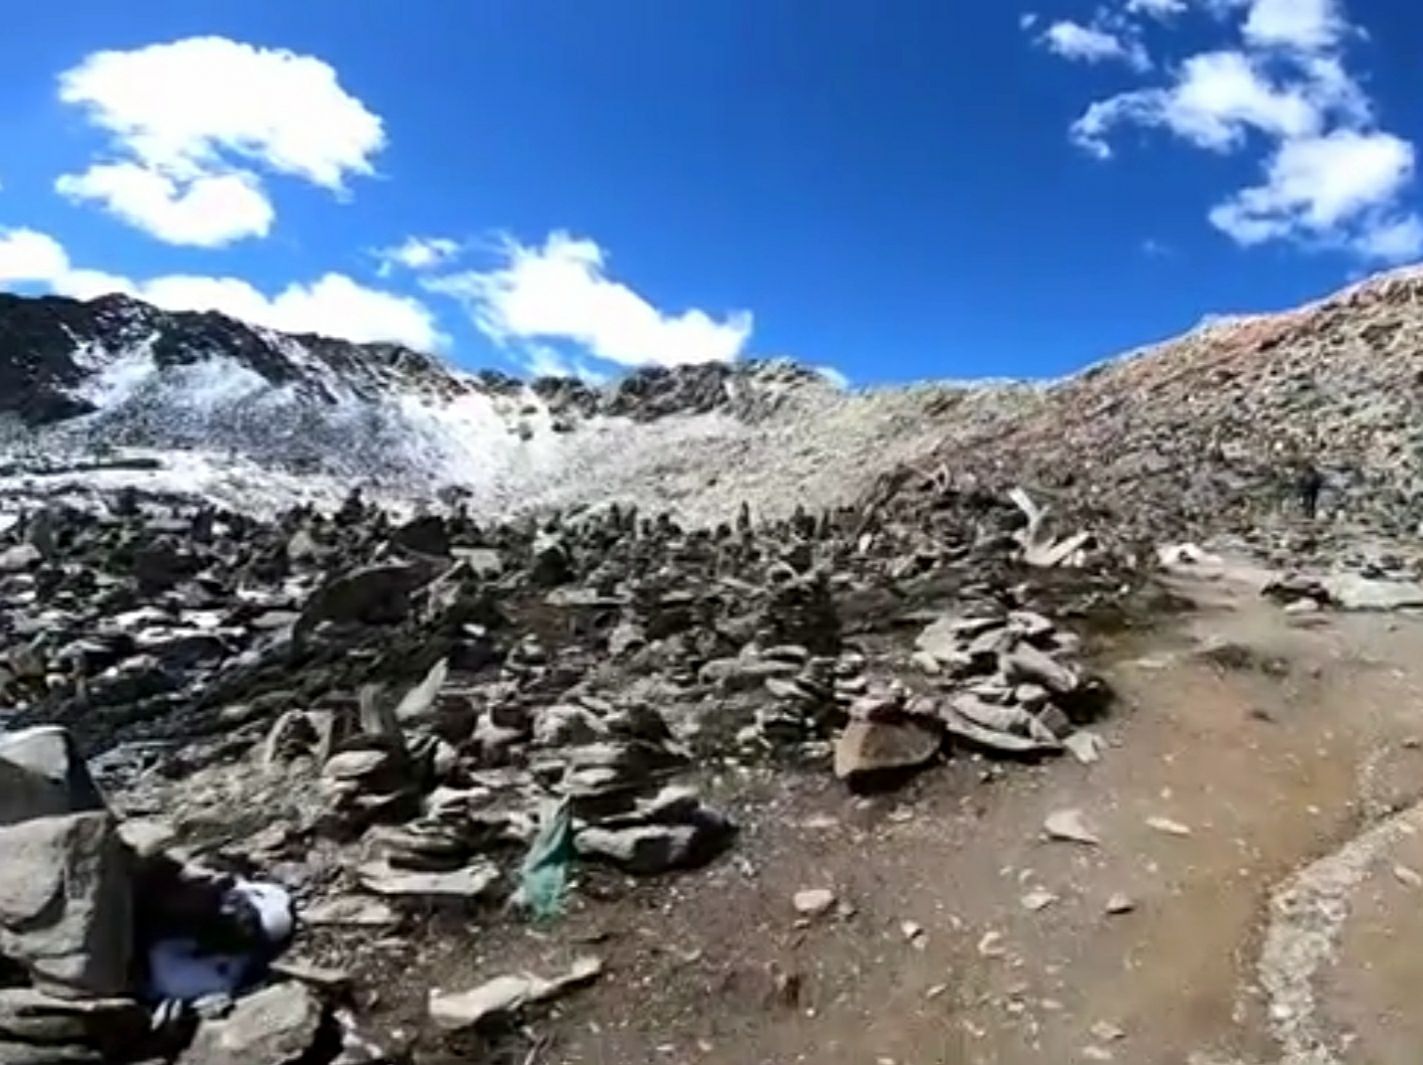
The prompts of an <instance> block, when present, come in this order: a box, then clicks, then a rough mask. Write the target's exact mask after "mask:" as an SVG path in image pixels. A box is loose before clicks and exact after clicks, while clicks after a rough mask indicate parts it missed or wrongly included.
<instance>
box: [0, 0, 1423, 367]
mask: <svg viewBox="0 0 1423 1065" xmlns="http://www.w3.org/2000/svg"><path fill="white" fill-rule="evenodd" d="M0 69H3V70H4V71H5V72H6V73H5V77H4V78H3V79H0V114H3V115H4V116H5V118H4V126H3V128H4V131H5V136H4V138H3V140H0V286H3V287H8V288H11V289H14V290H18V291H26V292H37V291H46V290H50V291H59V292H65V293H69V294H74V295H79V296H81V297H87V296H92V295H95V294H98V293H99V292H102V291H105V290H108V289H121V290H125V291H130V292H133V293H135V294H138V295H141V296H144V297H146V298H149V299H152V300H154V301H155V302H158V303H162V304H166V305H169V306H174V307H209V306H211V307H216V308H219V309H223V310H226V311H228V312H229V313H234V314H238V315H240V316H245V317H249V318H253V319H255V320H258V321H260V322H264V323H266V324H270V325H273V326H276V327H280V328H290V329H310V330H313V331H320V332H328V333H335V334H341V335H348V336H351V337H353V338H354V339H387V338H388V339H395V340H401V341H404V342H408V343H412V344H415V345H417V346H431V347H436V348H438V349H439V350H441V351H442V352H443V353H445V354H446V355H447V356H448V357H450V358H451V359H452V360H453V361H455V362H457V363H459V364H461V365H464V366H469V367H480V366H495V367H499V368H502V369H507V370H520V369H523V368H534V369H549V368H554V369H557V368H564V369H569V370H572V371H575V372H581V373H585V374H587V375H590V376H598V375H606V374H612V373H616V372H618V371H619V370H621V369H624V368H626V367H629V366H633V365H642V364H648V363H662V364H675V363H680V362H695V361H701V360H705V359H713V358H732V357H741V356H748V355H788V356H791V357H794V358H797V359H800V360H802V361H805V362H808V363H812V364H816V365H825V366H831V367H835V368H837V369H838V370H840V371H842V372H843V373H845V374H846V375H848V376H849V377H850V378H851V379H852V380H853V381H855V382H856V383H872V382H878V381H900V380H910V379H919V378H927V377H975V376H1000V375H1007V376H1043V375H1055V374H1058V373H1062V372H1065V371H1068V370H1071V369H1074V368H1077V367H1080V366H1082V365H1084V364H1086V363H1088V362H1091V361H1094V360H1096V359H1098V358H1101V357H1104V356H1106V355H1110V354H1114V353H1117V352H1120V351H1122V350H1124V349H1127V348H1130V347H1133V346H1136V345H1137V344H1140V343H1144V342H1147V341H1150V340H1153V339H1156V338H1161V337H1164V336H1168V335H1171V334H1173V333H1175V332H1179V331H1181V330H1183V329H1185V328H1188V327H1189V326H1191V325H1192V324H1194V323H1195V322H1196V321H1198V320H1199V319H1200V318H1201V317H1202V316H1203V315H1206V314H1210V313H1230V312H1237V311H1249V310H1265V309H1272V308H1280V307H1285V306H1289V305H1292V304H1295V303H1298V302H1301V301H1303V300H1306V299H1309V298H1312V297H1315V296H1318V295H1321V294H1323V293H1325V292H1327V291H1329V290H1331V289H1333V288H1336V287H1338V286H1340V285H1342V284H1344V283H1347V282H1348V281H1349V280H1351V279H1353V278H1355V277H1357V276H1359V275H1360V274H1362V273H1365V272H1368V271H1371V270H1374V269H1379V268H1383V267H1387V266H1390V265H1395V264H1397V263H1401V262H1411V261H1413V260H1415V259H1417V258H1419V257H1420V253H1423V224H1420V222H1419V221H1418V218H1417V217H1416V216H1415V214H1414V211H1415V210H1416V209H1417V208H1418V189H1417V185H1416V182H1415V179H1414V150H1415V149H1414V145H1415V144H1416V143H1417V142H1418V141H1419V139H1420V137H1423V113H1420V109H1419V107H1418V100H1419V98H1420V89H1423V6H1421V5H1417V4H1415V3H1413V2H1411V0H1350V2H1348V3H1347V4H1346V3H1344V2H1343V0H1100V2H1097V3H1092V2H1078V0H1023V3H1021V4H1017V3H1013V2H1007V0H995V2H993V3H973V4H970V3H945V2H942V0H939V2H928V0H926V2H923V3H910V2H908V0H895V2H891V3H870V2H858V3H849V2H837V0H830V2H822V3H810V2H808V0H807V2H800V0H794V2H793V0H786V2H783V3H773V4H767V3H765V2H764V0H760V2H756V3H752V2H742V0H715V2H703V0H685V2H682V3H677V4H668V3H662V2H658V0H640V2H631V0H587V2H580V3H575V2H572V0H562V2H557V3H555V2H544V0H508V2H505V0H487V2H467V3H459V4H453V3H451V4H409V3H407V4H378V3H369V4H359V5H357V4H351V3H349V2H345V0H342V2H325V0H322V2H311V0H303V2H301V3H280V4H277V3H270V4H252V3H244V4H240V5H239V4H235V3H233V4H227V3H212V2H203V0H186V2H184V3H158V2H149V3H144V4H139V5H116V4H112V3H108V2H102V3H101V2H94V0H72V2H70V3H68V4H65V5H44V4H30V5H23V6H16V7H14V9H13V10H11V11H9V12H7V26H6V33H5V35H4V37H3V39H0ZM412 238H415V239H414V241H413V242H412ZM382 250H383V251H384V252H385V254H384V255H382ZM395 252H399V254H393V253H395Z"/></svg>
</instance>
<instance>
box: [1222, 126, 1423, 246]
mask: <svg viewBox="0 0 1423 1065" xmlns="http://www.w3.org/2000/svg"><path fill="white" fill-rule="evenodd" d="M1413 171H1414V151H1413V146H1412V145H1411V144H1409V143H1408V142H1407V141H1404V140H1401V139H1400V138H1398V137H1395V136H1393V135H1392V134H1388V133H1360V132H1356V131H1353V130H1335V131H1334V132H1332V133H1330V134H1328V135H1326V136H1322V137H1314V138H1309V139H1306V140H1294V141H1286V142H1285V143H1284V144H1282V145H1281V146H1280V149H1279V150H1278V151H1277V152H1276V153H1275V155H1274V157H1273V158H1271V160H1270V161H1269V163H1268V165H1267V166H1266V171H1265V182H1264V184H1262V185H1257V186H1254V187H1252V188H1247V189H1242V190H1241V191H1240V192H1238V193H1236V194H1235V195H1234V196H1232V197H1230V198H1229V199H1228V200H1226V201H1225V202H1224V203H1221V204H1219V205H1218V206H1216V207H1215V208H1214V209H1213V210H1212V211H1211V213H1210V220H1211V222H1212V224H1213V225H1215V226H1216V227H1217V228H1218V229H1220V230H1222V231H1223V232H1225V233H1227V234H1229V235H1230V236H1231V237H1232V238H1234V239H1235V240H1236V241H1238V242H1239V243H1241V244H1245V245H1252V244H1259V243H1262V242H1264V241H1267V240H1274V239H1278V238H1281V237H1290V236H1294V235H1302V236H1307V237H1310V238H1313V239H1317V240H1319V241H1321V242H1323V243H1326V244H1336V245H1342V246H1349V247H1353V248H1355V249H1356V250H1358V251H1360V252H1363V253H1365V254H1367V255H1369V256H1370V257H1375V258H1406V257H1407V256H1408V255H1411V254H1414V253H1416V251H1417V241H1416V239H1411V238H1416V235H1417V231H1418V225H1419V223H1418V220H1417V219H1416V218H1414V217H1413V216H1411V215H1410V216H1407V217H1403V218H1399V217H1390V216H1388V215H1387V214H1386V212H1384V211H1382V210H1381V209H1382V208H1385V207H1386V206H1387V205H1389V204H1391V203H1393V202H1394V200H1395V199H1396V197H1397V196H1398V194H1399V193H1400V192H1401V191H1402V190H1403V188H1404V187H1405V186H1406V185H1407V184H1408V182H1409V181H1411V180H1412V178H1413Z"/></svg>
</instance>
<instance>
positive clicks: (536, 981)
mask: <svg viewBox="0 0 1423 1065" xmlns="http://www.w3.org/2000/svg"><path fill="white" fill-rule="evenodd" d="M602 973H603V962H602V960H601V959H599V958H595V957H585V958H579V959H578V960H577V961H575V962H574V963H573V965H572V966H571V967H570V968H569V970H568V972H566V973H564V974H562V975H560V976H557V977H555V978H554V979H552V980H548V979H545V978H543V977H541V976H536V975H534V974H533V973H522V974H520V975H517V976H497V977H495V978H494V979H493V980H490V981H488V982H487V983H484V984H481V985H480V986H479V987H476V988H474V989H473V990H472V991H464V992H460V993H449V992H444V991H440V990H438V989H436V990H433V991H431V992H430V1001H429V1011H430V1020H432V1021H433V1022H434V1023H435V1025H436V1027H438V1028H441V1029H443V1030H445V1031H447V1032H458V1031H465V1030H467V1029H471V1028H475V1027H477V1026H478V1025H480V1024H482V1023H484V1022H485V1021H493V1020H496V1019H502V1018H507V1017H509V1016H510V1015H512V1014H514V1013H517V1012H518V1011H519V1010H520V1009H522V1008H524V1007H525V1006H528V1005H532V1004H534V1003H537V1002H547V1001H548V1000H549V999H552V998H555V997H557V996H559V995H562V994H564V993H565V992H567V991H570V990H572V989H573V988H576V987H581V986H583V985H585V984H588V983H591V982H592V981H594V980H596V979H597V978H598V977H599V976H601V975H602Z"/></svg>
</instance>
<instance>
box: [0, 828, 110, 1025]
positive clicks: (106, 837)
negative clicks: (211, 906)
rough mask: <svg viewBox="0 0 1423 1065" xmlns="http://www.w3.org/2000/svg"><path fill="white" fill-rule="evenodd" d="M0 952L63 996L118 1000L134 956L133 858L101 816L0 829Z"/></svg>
mask: <svg viewBox="0 0 1423 1065" xmlns="http://www.w3.org/2000/svg"><path fill="white" fill-rule="evenodd" d="M0 856H3V860H0V953H3V954H4V955H6V956H7V957H10V958H13V959H14V960H15V961H17V962H19V963H20V964H22V965H23V966H24V967H25V968H26V969H27V970H28V971H29V973H30V975H31V978H32V979H33V981H34V983H35V984H36V986H39V987H41V988H43V989H45V990H47V991H49V992H51V993H52V994H56V995H61V996H64V997H71V996H83V995H98V996H114V995H122V994H123V993H124V992H126V991H127V990H128V987H129V963H130V961H131V958H132V952H133V895H132V884H131V880H130V877H131V873H132V853H131V852H130V851H129V849H128V847H127V846H126V845H125V844H124V843H123V841H122V840H121V839H120V837H119V833H118V826H117V823H116V822H115V820H114V818H113V816H112V815H111V814H109V813H106V812H94V813H79V814H69V815H66V816H60V817H41V818H36V819H35V820H32V821H26V822H24V823H23V824H17V825H9V826H6V827H4V828H0Z"/></svg>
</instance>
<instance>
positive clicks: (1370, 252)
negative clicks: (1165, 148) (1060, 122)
mask: <svg viewBox="0 0 1423 1065" xmlns="http://www.w3.org/2000/svg"><path fill="white" fill-rule="evenodd" d="M1194 7H1198V8H1200V9H1202V10H1205V11H1206V12H1208V13H1209V14H1212V15H1215V16H1217V17H1226V16H1230V17H1232V18H1238V19H1239V31H1240V35H1241V40H1242V42H1243V43H1242V45H1241V46H1240V47H1237V48H1232V49H1223V50H1217V51H1207V52H1202V53H1198V54H1196V55H1193V56H1190V57H1189V58H1187V59H1186V60H1185V61H1184V62H1183V63H1181V64H1180V66H1179V67H1177V68H1176V69H1175V70H1174V71H1173V72H1172V75H1171V79H1170V80H1169V82H1168V83H1166V84H1164V85H1156V86H1148V87H1144V88H1137V89H1132V90H1129V91H1127V92H1123V93H1119V94H1118V95H1116V96H1112V97H1108V98H1107V99H1104V100H1098V101H1096V102H1094V103H1092V104H1091V105H1090V106H1089V107H1088V108H1087V110H1086V111H1085V112H1083V114H1082V115H1081V117H1080V118H1078V119H1077V121H1076V122H1074V123H1073V124H1072V127H1071V136H1072V139H1073V141H1075V142H1076V143H1077V145H1078V146H1079V147H1080V148H1082V149H1084V150H1085V151H1087V152H1089V153H1091V154H1092V155H1095V156H1097V157H1098V158H1101V159H1107V158H1110V157H1111V155H1112V145H1111V143H1110V140H1109V138H1110V137H1111V135H1112V134H1113V133H1115V132H1116V131H1117V130H1118V129H1120V128H1121V127H1123V126H1139V127H1148V128H1155V129H1162V130H1165V131H1167V132H1169V133H1170V134H1172V135H1173V136H1175V137H1176V138H1178V139H1180V140H1182V141H1184V142H1185V143H1187V144H1189V145H1192V146H1194V147H1196V148H1201V149H1205V150H1208V151H1212V152H1218V153H1233V152H1242V151H1246V150H1249V149H1252V148H1255V147H1257V146H1259V147H1260V148H1262V149H1263V158H1262V162H1261V167H1262V170H1263V173H1264V177H1263V179H1262V181H1261V182H1260V183H1258V184H1256V185H1253V186H1251V187H1248V188H1244V189H1240V190H1238V191H1236V192H1234V193H1232V194H1230V195H1229V196H1227V197H1225V198H1224V199H1222V200H1221V201H1220V202H1218V203H1217V204H1216V205H1215V206H1214V207H1213V208H1211V210H1210V211H1209V213H1208V218H1209V220H1210V222H1211V224H1212V225H1213V226H1215V228H1217V229H1219V230H1220V231H1222V232H1223V233H1225V234H1227V235H1228V236H1230V237H1231V238H1232V239H1233V240H1235V241H1236V242H1237V243H1239V244H1241V245H1243V246H1247V247H1249V246H1254V245H1258V244H1262V243H1265V242H1267V241H1276V240H1284V241H1292V242H1295V243H1298V244H1302V245H1305V246H1309V247H1331V248H1339V249H1345V250H1348V251H1350V252H1352V253H1354V254H1355V255H1358V256H1360V257H1362V258H1365V259H1372V260H1385V261H1400V260H1403V259H1407V258H1411V257H1414V256H1416V255H1418V254H1419V253H1420V252H1423V219H1420V218H1419V217H1418V216H1417V215H1415V214H1414V213H1412V212H1410V211H1407V210H1406V209H1405V208H1404V207H1403V206H1402V199H1403V196H1404V194H1405V193H1406V191H1407V190H1408V188H1409V186H1410V185H1411V183H1412V182H1413V179H1414V172H1415V164H1414V149H1413V146H1412V145H1411V144H1409V143H1408V142H1407V141H1405V140H1403V139H1402V138H1400V137H1397V136H1395V135H1393V134H1391V133H1388V132H1386V131H1383V130H1380V129H1379V128H1377V125H1376V119H1375V114H1374V107H1373V104H1372V101H1371V100H1370V99H1369V97H1368V95H1367V94H1366V93H1365V92H1364V90H1363V88H1362V87H1361V85H1360V83H1359V81H1358V80H1357V79H1356V78H1355V77H1354V76H1353V75H1352V74H1351V73H1350V71H1349V70H1348V69H1347V68H1346V67H1345V64H1344V59H1343V55H1342V52H1341V51H1340V48H1341V45H1342V43H1343V42H1344V41H1345V40H1346V39H1348V38H1349V37H1350V36H1353V35H1358V34H1359V33H1360V31H1359V30H1357V29H1356V28H1355V27H1353V26H1351V25H1350V24H1349V23H1348V21H1347V20H1346V19H1345V17H1344V13H1343V8H1342V5H1341V3H1340V0H1126V3H1125V6H1124V10H1125V13H1126V14H1127V15H1133V14H1148V15H1153V16H1163V17H1165V16H1169V15H1176V14H1180V13H1182V12H1183V11H1185V10H1186V9H1187V8H1194ZM1105 17H1106V16H1103V15H1101V14H1100V13H1099V21H1100V19H1102V18H1105ZM1107 24H1108V25H1111V26H1113V27H1115V26H1116V25H1117V23H1114V22H1111V21H1110V19H1108V22H1107ZM1124 32H1127V33H1131V32H1134V31H1132V30H1130V29H1128V30H1126V31H1124Z"/></svg>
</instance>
